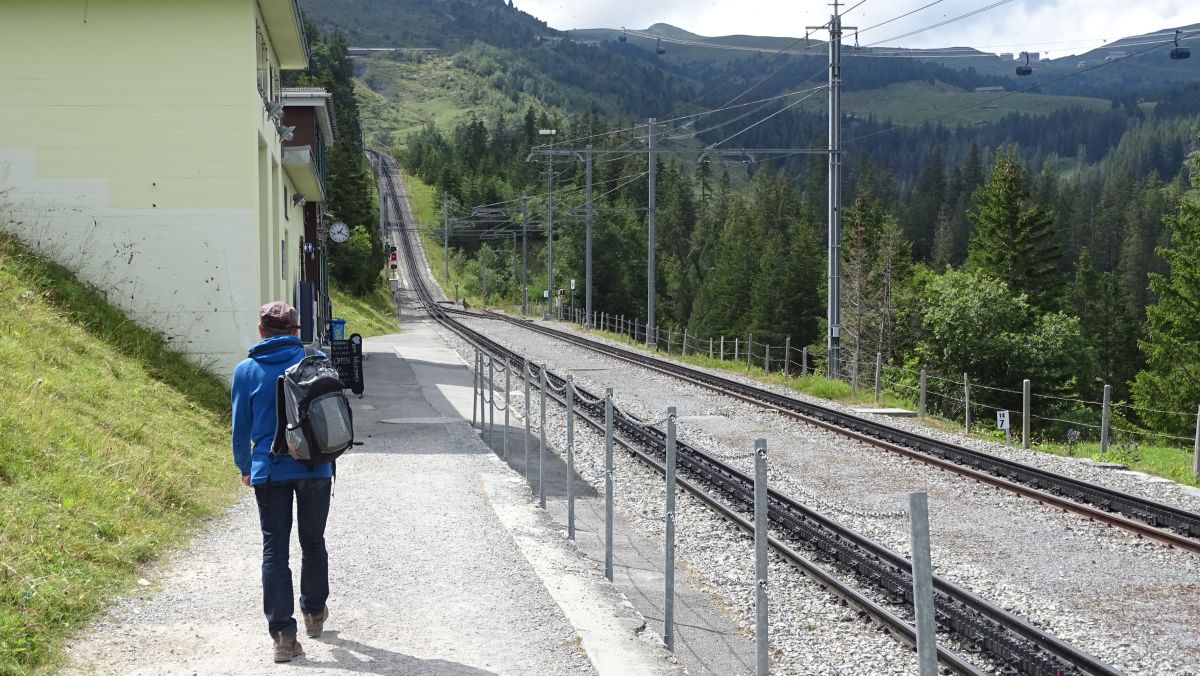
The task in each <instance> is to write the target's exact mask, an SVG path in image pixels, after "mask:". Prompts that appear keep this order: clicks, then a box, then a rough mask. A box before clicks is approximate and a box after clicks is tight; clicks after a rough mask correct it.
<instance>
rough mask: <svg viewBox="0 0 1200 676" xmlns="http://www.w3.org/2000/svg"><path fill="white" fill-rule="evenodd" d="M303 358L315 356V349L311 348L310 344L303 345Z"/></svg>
mask: <svg viewBox="0 0 1200 676" xmlns="http://www.w3.org/2000/svg"><path fill="white" fill-rule="evenodd" d="M304 356H305V357H315V356H317V348H315V347H313V344H312V343H305V344H304Z"/></svg>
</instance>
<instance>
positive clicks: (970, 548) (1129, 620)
mask: <svg viewBox="0 0 1200 676" xmlns="http://www.w3.org/2000/svg"><path fill="white" fill-rule="evenodd" d="M469 324H470V325H471V326H472V327H473V328H475V329H478V330H481V331H484V332H486V333H487V335H489V337H492V338H493V339H496V340H498V341H499V342H501V343H504V344H506V345H508V346H510V347H512V348H514V349H516V350H517V351H518V352H519V353H521V354H523V355H524V356H526V357H528V358H531V359H533V360H534V361H536V362H539V363H542V362H546V363H547V364H548V366H549V367H550V368H551V370H555V371H556V372H559V373H560V374H563V375H565V374H566V373H573V374H574V376H575V378H576V382H577V383H578V384H579V385H580V386H581V387H584V388H586V389H588V390H590V391H591V392H593V393H602V392H603V390H604V387H606V386H607V387H613V388H614V389H615V391H616V395H615V396H616V398H617V401H618V403H619V405H620V406H622V408H624V409H625V410H627V411H628V412H630V413H633V414H635V415H639V416H642V417H643V418H644V419H647V420H660V419H662V418H663V416H664V415H665V409H666V407H667V406H668V405H674V406H676V407H677V408H678V410H679V415H680V419H679V435H680V438H681V439H683V440H685V441H687V442H689V443H693V444H695V445H697V446H698V447H700V448H701V449H704V450H706V451H715V452H717V453H720V454H731V455H734V454H745V452H746V451H748V450H750V449H751V448H752V444H753V439H754V438H756V437H766V438H767V439H768V445H769V448H770V451H771V453H770V458H771V462H772V465H773V467H774V468H775V469H776V470H777V473H773V475H772V480H773V482H774V483H776V484H777V485H780V484H782V486H781V487H782V490H784V492H786V493H789V494H791V495H793V497H796V498H797V499H799V500H800V501H801V502H805V503H807V504H809V505H811V506H813V507H814V508H816V509H817V511H820V512H822V513H824V514H826V515H827V516H831V517H833V518H835V519H836V520H838V521H841V522H842V523H844V524H846V525H848V526H850V527H851V528H854V529H855V530H857V531H858V532H860V533H863V534H864V535H867V536H868V537H871V538H873V539H875V540H877V541H879V542H881V543H882V544H885V545H886V546H888V547H890V548H892V549H893V550H894V551H897V552H899V553H902V554H906V553H907V551H908V532H907V520H906V518H904V517H902V516H900V517H897V516H882V515H879V516H864V515H863V514H864V513H868V512H880V513H895V512H897V511H899V510H902V509H903V508H904V506H905V505H906V494H907V493H908V492H910V491H914V490H919V491H927V492H928V493H929V495H930V512H931V527H932V532H933V561H934V566H935V571H936V572H937V573H938V574H939V575H941V576H943V577H945V578H946V579H947V580H950V581H953V582H956V583H958V584H960V585H962V586H964V587H966V588H968V589H971V590H973V591H975V592H976V593H979V594H980V595H982V596H983V597H985V598H987V599H989V600H991V601H993V602H994V603H996V604H997V605H999V606H1001V607H1005V608H1009V609H1012V610H1014V611H1015V612H1017V613H1018V614H1020V615H1023V616H1025V617H1027V618H1029V619H1031V620H1032V621H1033V622H1034V623H1035V624H1038V625H1041V626H1044V627H1046V628H1047V629H1049V630H1050V631H1051V632H1052V633H1054V634H1055V635H1057V636H1058V637H1059V638H1062V639H1064V640H1067V641H1070V642H1072V643H1075V644H1076V645H1078V646H1080V647H1081V648H1083V649H1085V650H1088V651H1089V652H1091V653H1093V654H1095V655H1097V656H1098V657H1100V658H1101V659H1103V660H1105V661H1107V662H1109V663H1110V664H1112V665H1113V666H1115V667H1117V668H1119V669H1122V670H1124V671H1127V672H1129V673H1146V674H1162V673H1189V672H1194V671H1195V670H1197V668H1198V667H1200V642H1198V640H1197V637H1196V632H1195V629H1196V627H1197V626H1198V625H1200V605H1198V602H1197V600H1196V598H1197V596H1196V592H1197V591H1198V589H1197V584H1196V580H1198V579H1200V576H1198V573H1200V565H1198V563H1197V557H1195V556H1193V555H1191V554H1187V553H1184V552H1179V551H1175V550H1171V549H1168V548H1166V547H1164V546H1163V545H1161V544H1158V543H1156V542H1151V541H1145V540H1141V539H1138V538H1137V537H1135V536H1133V535H1131V534H1129V533H1127V532H1125V531H1123V530H1119V529H1115V528H1110V527H1106V526H1102V525H1098V524H1095V523H1092V522H1089V521H1087V520H1086V519H1084V518H1082V517H1079V516H1076V515H1072V514H1062V513H1060V512H1058V511H1057V510H1054V509H1052V508H1050V507H1046V506H1042V505H1038V504H1035V503H1033V502H1031V501H1029V500H1026V499H1023V498H1019V497H1017V496H1015V495H1012V494H1009V493H1005V492H1002V491H999V490H997V489H993V488H990V487H986V486H982V485H978V484H975V483H974V482H971V481H969V480H966V479H964V478H962V477H959V476H957V475H951V474H947V473H944V472H941V471H938V470H935V469H933V468H931V467H929V466H927V465H925V464H923V463H919V462H917V461H913V460H908V459H905V458H902V457H899V456H896V455H893V454H890V453H887V452H885V451H882V450H879V449H876V448H873V447H869V446H866V445H863V444H860V443H857V442H854V441H851V440H848V439H847V438H845V437H842V436H840V435H836V434H834V433H831V432H828V431H825V430H821V429H818V428H815V427H812V426H808V425H805V424H802V423H799V422H797V421H794V420H792V419H788V418H785V417H783V416H779V415H777V414H774V413H771V412H769V411H766V410H764V409H762V408H759V407H756V406H753V405H749V404H745V403H742V402H739V401H737V400H734V399H732V398H729V397H724V396H721V395H717V394H715V393H712V392H709V391H708V390H705V389H703V388H699V387H696V386H693V385H691V384H688V383H683V382H681V381H678V380H676V379H673V378H670V377H669V376H665V375H662V374H659V373H656V372H653V371H650V370H647V369H642V368H639V367H635V366H632V365H629V364H628V363H625V362H621V361H618V360H615V359H612V358H608V357H604V356H602V355H598V354H596V353H594V352H591V351H588V350H584V349H582V348H578V347H574V346H571V345H569V344H567V343H564V342H562V341H557V340H554V339H551V338H548V337H545V336H541V335H538V334H535V333H533V332H531V331H528V330H525V329H522V328H520V327H518V326H515V325H512V324H508V323H505V322H500V321H495V320H470V321H469ZM722 375H724V376H726V377H728V376H729V374H728V373H724V372H722ZM756 384H758V383H756ZM767 387H769V388H772V389H777V390H779V391H783V392H785V393H787V394H789V395H791V396H799V397H801V398H804V395H798V394H797V393H795V392H791V391H787V390H784V389H783V388H781V387H778V386H771V385H767ZM818 403H821V404H822V405H826V406H831V405H832V406H837V405H836V404H830V403H829V402H826V401H823V400H818ZM887 422H888V423H889V424H893V425H896V426H898V427H905V428H907V427H909V426H913V428H914V429H917V426H916V424H915V423H913V422H911V421H896V420H888V421H887ZM918 431H921V432H923V433H931V434H932V435H933V436H939V435H940V436H943V437H945V438H948V439H950V440H952V441H955V442H956V443H965V444H966V445H969V446H972V447H977V448H981V449H982V450H986V451H988V452H991V453H996V454H998V455H1004V456H1005V457H1011V458H1013V459H1015V460H1018V461H1021V462H1027V463H1029V464H1034V465H1037V466H1040V467H1046V468H1048V469H1051V470H1053V471H1056V472H1062V473H1064V474H1069V475H1071V476H1074V477H1077V478H1080V479H1082V480H1085V481H1095V482H1097V483H1102V484H1103V485H1106V486H1109V487H1112V488H1114V489H1116V490H1121V491H1126V492H1130V493H1135V494H1138V495H1145V496H1146V497H1150V498H1152V499H1155V500H1159V501H1161V502H1164V503H1167V504H1173V505H1177V506H1180V507H1182V508H1185V509H1196V503H1197V500H1196V499H1195V498H1193V497H1191V496H1189V495H1187V494H1186V493H1185V492H1183V491H1182V490H1180V489H1179V488H1178V487H1177V486H1175V485H1174V484H1167V483H1155V482H1147V481H1144V480H1142V479H1140V478H1139V477H1137V476H1133V475H1128V474H1117V473H1114V472H1112V471H1110V470H1103V469H1099V468H1095V467H1089V466H1088V465H1086V464H1083V463H1080V462H1077V461H1073V460H1072V459H1069V458H1059V457H1054V456H1047V455H1042V454H1037V453H1030V452H1026V451H1023V450H1020V449H1010V448H1005V447H1003V446H999V445H996V444H988V443H986V442H982V441H978V440H974V439H969V438H964V437H962V436H961V435H953V434H949V433H944V432H936V431H934V432H931V431H930V430H927V429H918ZM560 443H561V442H560ZM580 455H581V457H583V456H584V455H585V454H583V453H581V454H580ZM585 462H586V461H585ZM737 466H738V467H739V469H742V470H747V469H748V468H749V462H748V461H743V462H741V463H740V464H737ZM783 475H786V476H787V477H788V478H787V479H783V478H782V476H783ZM585 476H586V475H585ZM777 477H779V478H778V479H777ZM587 478H589V481H593V484H594V485H602V480H601V479H600V478H593V477H587ZM648 480H649V479H648ZM597 481H599V482H600V483H599V484H597V483H596V482H597ZM654 481H657V479H654V480H650V483H651V484H653V483H654ZM652 490H655V489H654V488H653V486H652V485H648V486H647V487H646V491H652ZM656 490H657V491H658V495H659V496H661V486H659V487H657V489H656ZM657 500H661V497H659V498H657ZM654 504H655V498H650V502H649V505H648V506H647V509H648V510H649V511H648V513H649V514H652V515H656V516H657V515H658V514H659V513H660V512H661V507H659V508H658V509H657V511H656V510H654V509H653V508H652V506H653V505H654ZM657 504H659V505H661V502H658V503H657ZM680 511H681V516H680V519H681V521H682V520H683V518H684V515H687V514H688V512H685V511H684V510H683V509H682V508H681V510H680ZM655 523H657V524H658V526H657V527H659V528H661V518H658V519H657V520H656V519H653V518H651V519H648V521H647V526H646V527H648V528H650V527H653V524H655ZM714 529H715V527H714ZM718 530H719V529H718ZM685 532H687V529H685V528H681V537H685V538H686V537H689V536H690V533H689V535H684V533H685ZM726 537H727V538H729V539H734V540H737V539H738V538H736V537H732V535H729V534H727V535H726ZM718 539H720V538H718ZM741 539H745V538H741ZM748 542H749V541H748V540H746V543H745V547H747V550H746V551H747V552H748V551H749V550H748V547H749V545H748ZM683 549H685V550H688V552H689V553H688V555H687V560H688V565H689V566H691V567H692V568H693V570H700V571H707V570H709V569H711V571H710V572H709V573H708V574H710V575H711V577H712V579H713V580H714V582H713V584H712V587H713V588H714V589H715V590H717V591H719V592H722V593H724V594H725V595H726V596H727V597H728V598H729V599H731V601H730V605H731V607H734V608H737V607H741V608H742V609H743V610H744V609H745V603H746V602H747V601H746V599H749V598H752V596H750V592H749V591H748V590H747V591H745V592H744V593H743V596H744V598H742V600H741V601H740V602H739V601H737V599H738V598H739V597H738V593H737V592H736V591H735V590H737V589H742V588H743V587H742V586H741V583H742V582H745V581H746V580H748V576H749V574H750V571H752V570H753V568H752V565H751V566H750V567H746V565H745V564H743V565H739V566H732V565H731V563H730V562H732V561H735V560H740V561H743V562H750V561H751V560H750V559H749V558H743V559H737V558H736V557H733V558H726V559H722V558H720V556H719V554H718V553H719V552H721V551H722V549H721V546H720V545H717V544H714V543H707V542H706V543H705V545H704V546H702V547H699V548H697V549H695V550H691V549H689V548H688V547H687V546H686V545H685V546H684V547H683ZM693 555H695V556H696V557H697V559H696V560H693V558H692V556H693ZM746 556H749V554H746ZM731 568H733V569H734V570H731ZM735 571H743V572H742V573H741V576H742V577H741V578H740V580H741V582H733V581H732V580H729V576H730V575H733V576H734V577H737V576H738V573H737V572H735ZM702 574H704V573H703V572H702ZM722 579H724V580H727V582H726V583H725V585H727V586H726V587H725V588H722V587H723V585H722V583H720V582H719V581H720V580H722ZM794 603H795V606H793V602H788V603H787V604H786V605H788V606H789V608H792V607H799V608H804V612H803V613H800V612H797V614H796V617H797V618H800V619H798V620H797V622H796V623H803V626H804V627H805V628H807V627H808V626H809V625H822V624H825V623H824V622H822V621H820V620H819V619H818V620H816V621H814V619H813V618H811V617H809V616H808V613H810V612H812V611H811V609H810V608H809V606H808V605H805V603H804V602H803V601H799V600H795V601H794ZM824 603H828V601H824ZM739 604H740V605H739ZM817 616H818V618H819V617H820V615H819V614H817ZM747 617H750V616H747ZM842 624H845V623H842ZM816 631H819V630H816ZM876 633H878V632H877V631H876ZM838 635H839V636H841V635H843V632H838ZM889 642H890V639H889ZM797 643H802V642H799V641H798V642H797ZM831 645H833V644H831ZM840 645H842V647H843V649H847V650H850V651H851V652H854V650H855V649H854V648H853V647H849V648H847V647H846V646H847V645H850V646H853V645H854V642H851V641H848V640H847V639H842V640H841V641H840ZM892 645H895V644H894V643H892ZM798 647H801V646H798ZM837 650H838V649H835V648H832V647H830V648H826V649H825V650H824V651H828V652H833V653H836V652H837ZM785 652H787V651H785ZM801 652H803V651H801V650H796V651H794V653H795V654H796V655H799V654H800V653H801ZM809 652H810V653H811V651H809ZM862 652H863V653H865V652H867V651H865V650H864V651H862ZM790 654H791V653H789V655H790ZM810 660H811V657H810ZM785 664H786V662H785ZM843 668H847V667H843ZM852 670H854V671H862V669H861V666H856V667H853V668H852ZM818 671H819V670H818ZM871 671H873V670H871ZM801 672H803V673H807V672H804V671H803V669H801ZM813 673H816V671H814V672H813Z"/></svg>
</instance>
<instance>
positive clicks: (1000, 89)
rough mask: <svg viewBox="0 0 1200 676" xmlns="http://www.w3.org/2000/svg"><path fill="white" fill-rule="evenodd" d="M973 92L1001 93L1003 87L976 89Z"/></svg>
mask: <svg viewBox="0 0 1200 676" xmlns="http://www.w3.org/2000/svg"><path fill="white" fill-rule="evenodd" d="M975 91H977V92H1002V91H1004V87H1000V86H993V87H976V88H975Z"/></svg>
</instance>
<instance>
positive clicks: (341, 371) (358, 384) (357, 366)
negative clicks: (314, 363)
mask: <svg viewBox="0 0 1200 676" xmlns="http://www.w3.org/2000/svg"><path fill="white" fill-rule="evenodd" d="M329 361H331V362H333V366H334V368H336V369H337V371H338V377H340V378H341V379H342V383H343V384H345V385H346V387H348V388H350V391H351V392H353V393H355V394H357V395H358V396H359V398H362V394H363V389H364V388H363V368H362V336H360V335H358V334H357V333H352V334H350V339H349V340H331V341H329Z"/></svg>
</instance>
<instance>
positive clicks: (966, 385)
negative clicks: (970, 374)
mask: <svg viewBox="0 0 1200 676" xmlns="http://www.w3.org/2000/svg"><path fill="white" fill-rule="evenodd" d="M963 429H964V430H965V431H966V433H967V434H970V433H971V381H970V379H968V378H967V374H965V373H964V374H963Z"/></svg>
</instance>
